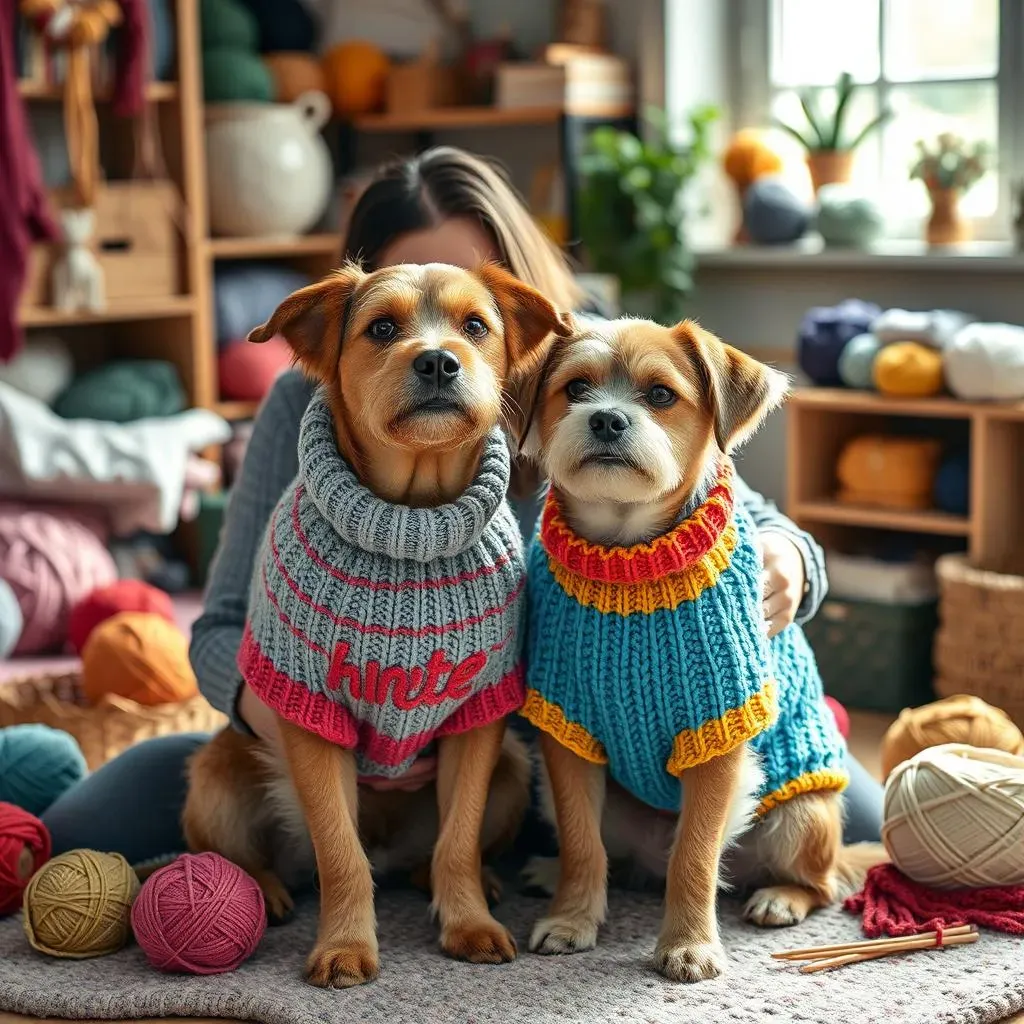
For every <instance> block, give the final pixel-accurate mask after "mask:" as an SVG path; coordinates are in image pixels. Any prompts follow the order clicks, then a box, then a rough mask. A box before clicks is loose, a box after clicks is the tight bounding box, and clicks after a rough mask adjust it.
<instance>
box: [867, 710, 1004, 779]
mask: <svg viewBox="0 0 1024 1024" xmlns="http://www.w3.org/2000/svg"><path fill="white" fill-rule="evenodd" d="M944 743H966V744H969V745H970V746H972V747H989V748H991V749H993V750H1004V751H1006V753H1008V754H1024V733H1021V731H1020V729H1018V728H1017V726H1016V725H1014V724H1013V721H1012V720H1011V719H1010V716H1009V715H1007V714H1006V712H1005V711H1003V710H1002V709H1001V708H996V707H993V706H992V705H991V704H986V703H985V701H983V700H982V699H981V698H980V697H974V696H972V695H970V694H966V693H959V694H956V695H955V696H953V697H945V698H944V699H943V700H937V701H933V702H932V703H931V704H925V705H923V706H922V707H919V708H904V709H903V710H902V711H901V712H900V717H899V718H897V719H896V721H895V722H893V723H892V725H890V726H889V728H888V730H887V731H886V734H885V735H884V736H883V737H882V772H883V774H885V775H886V776H888V775H889V774H890V773H891V772H892V770H893V768H895V767H896V765H898V764H900V763H902V762H903V761H907V760H909V759H910V758H912V757H913V756H914V755H915V754H919V753H921V751H922V750H927V749H928V747H939V746H942V744H944Z"/></svg>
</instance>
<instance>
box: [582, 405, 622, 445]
mask: <svg viewBox="0 0 1024 1024" xmlns="http://www.w3.org/2000/svg"><path fill="white" fill-rule="evenodd" d="M590 429H591V431H592V432H593V434H594V437H596V438H597V439H598V440H599V441H618V439H619V438H620V437H622V435H623V434H624V433H625V432H626V431H627V430H628V429H629V417H628V416H627V415H626V414H625V413H624V412H619V410H618V409H602V410H601V411H600V412H595V413H594V414H593V415H592V416H591V417H590Z"/></svg>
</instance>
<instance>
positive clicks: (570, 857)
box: [530, 733, 608, 953]
mask: <svg viewBox="0 0 1024 1024" xmlns="http://www.w3.org/2000/svg"><path fill="white" fill-rule="evenodd" d="M540 745H541V750H542V751H543V754H544V764H545V766H546V767H547V771H548V777H549V779H550V782H551V795H552V798H553V801H554V805H555V818H556V821H557V824H558V851H559V852H558V858H559V869H558V886H557V888H556V889H555V898H554V900H553V901H552V903H551V909H550V911H549V912H548V915H547V917H545V918H542V919H541V920H540V921H538V922H537V924H536V925H535V926H534V929H533V934H532V935H531V936H530V949H531V950H532V951H533V952H534V953H577V952H579V951H580V950H584V949H593V948H594V946H596V945H597V929H598V928H599V927H600V925H601V924H602V922H603V921H604V918H605V914H606V913H607V910H608V856H607V854H606V852H605V848H604V843H603V842H602V841H601V815H602V813H603V811H604V794H605V768H604V765H600V764H592V763H591V762H589V761H584V760H583V759H582V758H581V757H577V755H576V754H574V753H573V752H572V751H571V750H568V749H566V748H565V747H563V746H562V744H561V743H559V742H558V740H556V739H553V738H552V737H551V736H549V735H548V734H547V733H543V734H541V738H540Z"/></svg>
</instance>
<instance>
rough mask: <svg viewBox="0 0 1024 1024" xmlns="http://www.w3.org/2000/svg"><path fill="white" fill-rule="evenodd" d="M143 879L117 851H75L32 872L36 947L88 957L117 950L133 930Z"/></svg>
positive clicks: (29, 930)
mask: <svg viewBox="0 0 1024 1024" xmlns="http://www.w3.org/2000/svg"><path fill="white" fill-rule="evenodd" d="M138 892H139V879H138V876H137V875H136V874H135V872H134V871H133V870H132V869H131V866H130V865H129V863H128V861H126V860H125V859H124V857H122V856H121V855H120V854H118V853H97V852H96V851H95V850H71V851H69V852H68V853H63V854H61V855H60V856H59V857H54V858H53V860H51V861H50V862H49V863H48V864H45V865H44V866H43V867H42V868H40V869H39V871H37V872H36V873H35V875H33V876H32V881H30V882H29V883H28V888H26V890H25V897H24V904H23V905H24V908H25V917H24V926H25V935H26V936H27V937H28V941H29V944H30V945H31V946H32V948H33V949H37V950H38V951H39V952H40V953H48V954H49V955H50V956H57V957H63V958H66V959H70V960H84V959H85V958H87V957H91V956H105V955H106V954H107V953H115V952H117V950H119V949H120V948H121V947H122V946H123V945H124V944H125V943H126V942H127V941H128V938H129V936H130V935H131V909H132V903H133V902H134V901H135V897H136V896H137V895H138Z"/></svg>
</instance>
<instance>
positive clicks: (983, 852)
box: [882, 743, 1024, 889]
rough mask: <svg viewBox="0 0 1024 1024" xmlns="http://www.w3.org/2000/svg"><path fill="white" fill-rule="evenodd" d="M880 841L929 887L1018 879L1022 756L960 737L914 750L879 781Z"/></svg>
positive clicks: (1023, 805)
mask: <svg viewBox="0 0 1024 1024" xmlns="http://www.w3.org/2000/svg"><path fill="white" fill-rule="evenodd" d="M882 842H883V843H884V844H885V848H886V850H887V851H888V853H889V856H890V857H891V858H892V862H893V863H894V864H895V865H896V867H898V868H899V869H900V871H902V872H903V873H904V874H905V875H906V876H907V877H908V878H910V879H912V880H913V881H915V882H920V883H921V884H922V885H928V886H931V887H932V888H935V889H962V888H978V887H983V886H991V885H1000V886H1003V885H1024V757H1019V756H1017V755H1014V754H1007V753H1005V752H1004V751H1002V750H992V749H990V748H988V747H970V746H967V745H965V744H959V743H947V744H944V745H943V746H940V747H929V748H928V749H927V750H922V751H921V753H919V754H915V755H914V757H912V758H911V759H910V760H909V761H904V762H903V763H902V764H899V765H897V766H896V768H894V769H893V772H892V774H891V775H890V776H889V778H888V780H887V782H886V784H885V799H884V803H883V811H882Z"/></svg>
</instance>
